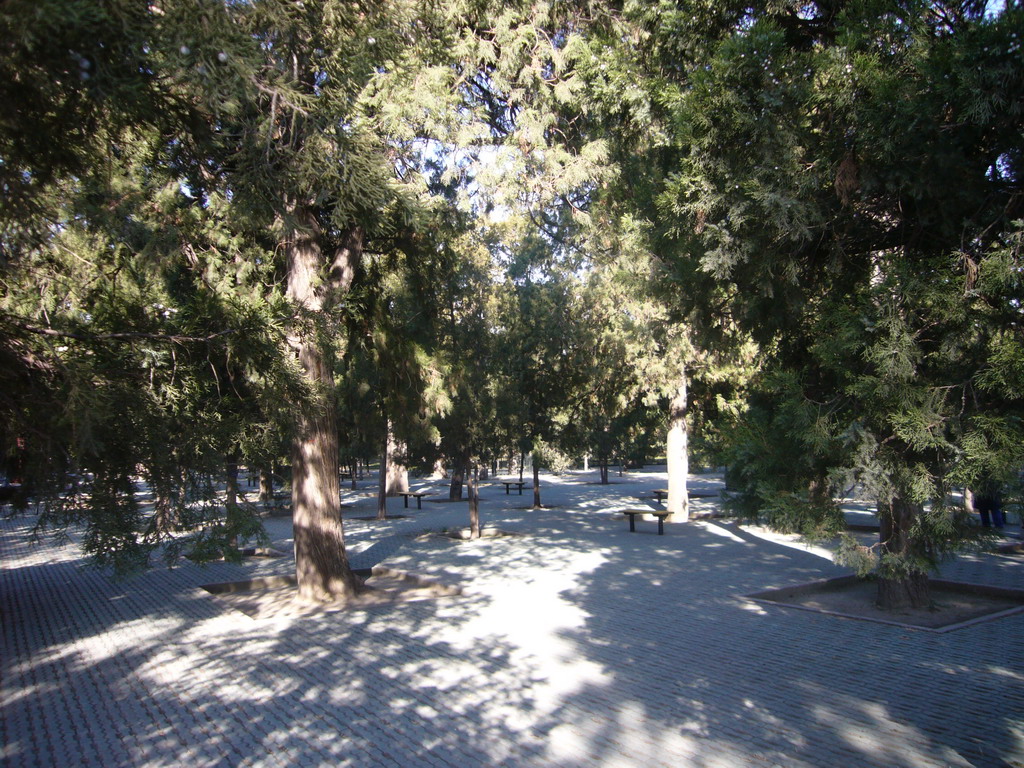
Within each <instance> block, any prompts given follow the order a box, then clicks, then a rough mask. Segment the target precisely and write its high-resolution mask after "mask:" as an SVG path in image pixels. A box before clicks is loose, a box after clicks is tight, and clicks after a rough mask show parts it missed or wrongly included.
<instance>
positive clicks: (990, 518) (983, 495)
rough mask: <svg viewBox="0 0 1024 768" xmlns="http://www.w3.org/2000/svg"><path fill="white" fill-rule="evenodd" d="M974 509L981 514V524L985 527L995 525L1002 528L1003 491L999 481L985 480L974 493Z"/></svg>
mask: <svg viewBox="0 0 1024 768" xmlns="http://www.w3.org/2000/svg"><path fill="white" fill-rule="evenodd" d="M974 509H975V510H977V512H978V514H979V515H980V516H981V524H982V525H983V526H985V527H986V528H991V527H992V526H993V525H995V527H996V528H1002V527H1003V526H1004V525H1005V524H1006V515H1004V514H1003V491H1002V488H1001V487H1000V485H999V483H997V482H995V481H994V480H986V481H985V482H984V483H982V485H981V488H980V489H979V490H978V492H977V493H976V494H975V495H974Z"/></svg>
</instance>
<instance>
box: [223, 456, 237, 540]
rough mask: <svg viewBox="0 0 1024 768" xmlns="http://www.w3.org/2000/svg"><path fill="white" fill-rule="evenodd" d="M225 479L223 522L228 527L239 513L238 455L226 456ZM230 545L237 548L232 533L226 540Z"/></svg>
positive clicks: (235, 538) (235, 537)
mask: <svg viewBox="0 0 1024 768" xmlns="http://www.w3.org/2000/svg"><path fill="white" fill-rule="evenodd" d="M225 469H226V471H225V475H226V477H225V479H224V517H225V522H226V524H227V525H228V527H229V528H230V527H231V526H232V525H233V524H234V522H235V520H236V519H237V516H238V514H239V509H238V456H236V455H235V454H232V455H230V456H228V459H227V466H226V467H225ZM228 543H229V544H230V546H232V547H235V548H236V549H237V548H238V537H237V536H235V535H232V536H231V538H230V540H229V541H228Z"/></svg>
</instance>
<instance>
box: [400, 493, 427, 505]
mask: <svg viewBox="0 0 1024 768" xmlns="http://www.w3.org/2000/svg"><path fill="white" fill-rule="evenodd" d="M397 493H398V495H399V496H401V497H402V501H403V502H404V504H405V508H406V509H408V508H409V497H410V496H414V497H415V498H416V509H423V497H424V496H429V495H430V494H429V493H427V492H426V491H397Z"/></svg>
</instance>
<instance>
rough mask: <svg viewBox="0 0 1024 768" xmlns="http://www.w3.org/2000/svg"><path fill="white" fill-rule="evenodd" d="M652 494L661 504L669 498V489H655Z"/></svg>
mask: <svg viewBox="0 0 1024 768" xmlns="http://www.w3.org/2000/svg"><path fill="white" fill-rule="evenodd" d="M651 493H653V494H654V498H655V499H657V501H658V503H659V504H660V503H661V502H662V501H664V500H665V499H667V498H668V488H655V489H654V490H653V491H651Z"/></svg>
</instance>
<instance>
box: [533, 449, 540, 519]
mask: <svg viewBox="0 0 1024 768" xmlns="http://www.w3.org/2000/svg"><path fill="white" fill-rule="evenodd" d="M533 508H534V509H540V462H539V461H537V454H536V453H535V454H533Z"/></svg>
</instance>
